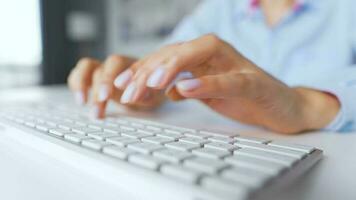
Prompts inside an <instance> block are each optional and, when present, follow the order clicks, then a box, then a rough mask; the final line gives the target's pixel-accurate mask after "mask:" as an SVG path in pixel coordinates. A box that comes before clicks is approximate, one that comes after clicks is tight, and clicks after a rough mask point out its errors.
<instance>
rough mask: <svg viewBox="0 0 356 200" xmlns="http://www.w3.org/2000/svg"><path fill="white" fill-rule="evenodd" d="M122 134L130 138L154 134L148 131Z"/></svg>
mask: <svg viewBox="0 0 356 200" xmlns="http://www.w3.org/2000/svg"><path fill="white" fill-rule="evenodd" d="M121 135H123V136H126V137H130V138H135V139H140V138H144V137H150V136H152V135H149V134H147V133H138V132H127V133H122V134H121Z"/></svg>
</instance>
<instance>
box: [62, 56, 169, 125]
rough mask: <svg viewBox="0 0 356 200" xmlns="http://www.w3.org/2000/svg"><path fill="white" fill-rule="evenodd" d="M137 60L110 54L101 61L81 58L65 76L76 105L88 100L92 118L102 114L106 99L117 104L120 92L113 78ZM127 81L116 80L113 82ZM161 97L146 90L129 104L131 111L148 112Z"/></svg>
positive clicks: (158, 92)
mask: <svg viewBox="0 0 356 200" xmlns="http://www.w3.org/2000/svg"><path fill="white" fill-rule="evenodd" d="M136 61H137V60H136V59H133V58H129V57H126V56H119V55H111V56H109V57H108V58H107V59H106V60H105V61H104V62H100V61H98V60H95V59H92V58H82V59H81V60H80V61H79V62H78V63H77V65H76V66H75V68H74V69H73V70H72V71H71V73H70V75H69V77H68V85H69V87H70V89H71V90H72V91H73V92H74V94H75V97H76V100H77V102H78V103H79V104H85V103H87V102H88V100H89V91H90V90H91V99H92V101H93V103H94V111H95V113H94V114H95V116H96V117H98V118H102V117H104V115H105V108H106V104H107V102H108V101H109V100H113V101H115V102H118V103H119V102H120V101H119V100H120V97H121V94H122V90H120V89H117V88H115V87H114V82H115V78H116V77H117V76H118V75H119V74H121V73H122V72H123V71H124V70H125V69H127V68H128V67H130V66H131V65H133V64H134V63H135V62H136ZM120 81H121V82H122V81H124V82H125V81H129V79H127V80H117V82H120ZM163 97H164V95H163V94H162V93H161V92H160V91H157V90H147V91H146V94H145V98H142V99H141V100H140V101H136V102H135V103H134V104H130V105H129V107H131V108H143V109H149V108H153V107H156V106H158V105H159V104H160V103H162V102H163V99H164V98H163Z"/></svg>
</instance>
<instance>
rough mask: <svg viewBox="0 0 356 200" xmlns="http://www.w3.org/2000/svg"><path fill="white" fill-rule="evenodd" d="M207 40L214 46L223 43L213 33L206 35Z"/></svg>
mask: <svg viewBox="0 0 356 200" xmlns="http://www.w3.org/2000/svg"><path fill="white" fill-rule="evenodd" d="M205 38H206V40H207V41H209V42H210V43H211V44H212V45H214V46H216V45H219V44H220V43H221V42H222V41H221V39H220V38H219V37H218V36H217V35H215V34H213V33H209V34H207V35H205Z"/></svg>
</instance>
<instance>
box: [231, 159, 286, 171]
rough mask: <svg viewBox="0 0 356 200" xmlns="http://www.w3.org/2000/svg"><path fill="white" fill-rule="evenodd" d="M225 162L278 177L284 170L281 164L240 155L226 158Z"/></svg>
mask: <svg viewBox="0 0 356 200" xmlns="http://www.w3.org/2000/svg"><path fill="white" fill-rule="evenodd" d="M225 161H226V162H227V163H230V164H232V165H234V166H237V167H245V168H249V169H254V170H258V171H261V172H264V173H268V174H271V175H278V174H279V173H281V172H282V171H283V170H285V169H286V167H285V166H284V165H282V164H278V163H275V162H270V161H266V160H261V159H257V158H252V157H248V156H242V155H233V156H229V157H226V158H225Z"/></svg>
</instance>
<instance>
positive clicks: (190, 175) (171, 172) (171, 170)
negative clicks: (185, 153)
mask: <svg viewBox="0 0 356 200" xmlns="http://www.w3.org/2000/svg"><path fill="white" fill-rule="evenodd" d="M160 172H161V173H162V174H164V175H168V176H171V177H174V178H177V179H178V180H181V181H184V182H187V183H192V184H194V183H197V182H198V180H199V178H200V177H201V176H202V173H201V172H198V171H196V170H193V169H190V168H186V167H183V166H180V165H163V166H162V167H161V169H160Z"/></svg>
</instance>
